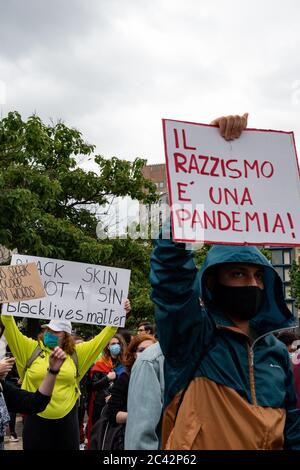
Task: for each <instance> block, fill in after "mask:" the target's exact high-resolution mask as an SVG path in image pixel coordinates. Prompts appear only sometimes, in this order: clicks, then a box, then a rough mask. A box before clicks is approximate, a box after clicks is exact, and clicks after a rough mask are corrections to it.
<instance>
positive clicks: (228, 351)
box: [150, 239, 300, 450]
mask: <svg viewBox="0 0 300 470" xmlns="http://www.w3.org/2000/svg"><path fill="white" fill-rule="evenodd" d="M225 262H226V263H228V262H240V263H245V262H247V263H254V264H259V265H262V266H263V267H264V273H265V274H264V285H265V301H264V304H263V305H262V307H261V309H260V312H259V313H258V314H257V315H256V316H255V317H254V318H253V320H251V322H250V326H251V330H252V331H253V333H254V334H255V337H256V339H255V340H254V341H253V342H250V340H249V338H248V336H247V335H246V334H244V333H243V332H241V330H239V329H238V328H237V327H236V326H235V325H234V324H233V323H232V322H231V321H230V320H229V319H228V318H226V317H225V316H224V315H223V314H222V312H220V311H217V310H216V309H214V308H212V306H211V304H210V301H209V299H210V293H209V292H208V290H207V289H206V287H205V282H204V275H205V272H206V270H207V268H209V267H210V266H213V265H217V264H220V263H225ZM150 279H151V283H152V287H153V291H152V299H153V301H154V302H155V304H156V320H157V326H158V337H159V341H160V345H161V348H162V351H163V353H164V356H165V404H164V418H163V444H164V446H165V447H166V448H168V449H212V450H215V449H225V450H226V449H281V448H283V447H284V448H286V449H300V411H299V410H298V409H297V407H296V395H295V390H294V383H293V373H292V370H291V365H290V361H289V356H288V352H287V350H286V348H285V346H284V345H283V344H282V343H280V341H278V340H277V339H276V338H275V337H274V335H273V334H271V332H273V331H278V330H280V329H283V328H288V327H291V326H294V319H293V317H292V314H291V313H290V311H289V310H288V309H287V307H286V305H285V302H284V298H283V291H282V282H281V280H280V278H279V276H278V275H277V273H276V271H275V270H274V269H273V267H272V266H271V265H270V263H269V262H268V260H267V259H266V258H265V257H264V256H263V255H262V254H261V252H260V251H259V250H258V249H256V248H255V247H250V246H226V245H219V246H215V247H213V248H212V249H211V250H210V251H209V253H208V255H207V257H206V260H205V262H204V264H203V267H202V269H201V271H200V272H198V270H197V268H196V266H195V263H194V260H193V253H192V252H191V251H189V250H185V245H184V244H182V243H175V242H173V241H172V240H161V239H160V240H157V241H156V246H155V248H154V251H153V254H152V257H151V276H150ZM200 298H201V299H202V300H201V301H200ZM204 302H205V303H204ZM186 387H188V388H187V390H186V393H185V395H184V398H183V401H182V404H181V406H180V408H179V411H178V403H179V400H180V397H181V395H182V391H183V390H184V389H185V388H186ZM177 411H178V414H177ZM176 414H177V417H176Z"/></svg>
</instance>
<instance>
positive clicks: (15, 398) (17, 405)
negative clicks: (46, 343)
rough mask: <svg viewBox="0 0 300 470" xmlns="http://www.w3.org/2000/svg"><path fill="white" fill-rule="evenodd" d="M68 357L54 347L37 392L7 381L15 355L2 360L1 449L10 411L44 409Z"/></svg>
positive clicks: (0, 379)
mask: <svg viewBox="0 0 300 470" xmlns="http://www.w3.org/2000/svg"><path fill="white" fill-rule="evenodd" d="M65 359H66V354H65V353H64V351H63V350H62V349H60V348H59V347H56V348H54V350H53V351H52V353H51V354H50V355H49V363H48V365H49V367H48V369H47V372H46V375H45V377H44V379H43V381H42V383H41V384H40V386H39V388H38V390H37V391H36V392H27V391H25V390H21V389H20V388H19V387H17V386H16V385H14V384H13V383H11V382H9V381H5V378H6V377H7V374H9V372H10V371H11V370H12V368H13V366H14V364H15V358H14V357H5V358H4V359H2V360H0V450H3V449H4V436H5V429H6V426H7V424H9V421H10V416H9V413H11V412H14V413H25V414H32V413H39V412H41V411H43V410H44V409H45V408H46V406H47V405H48V403H49V402H50V400H51V395H52V392H53V388H54V385H55V381H56V378H57V376H58V373H59V371H60V368H61V366H62V364H63V362H64V360H65Z"/></svg>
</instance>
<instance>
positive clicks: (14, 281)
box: [0, 263, 46, 303]
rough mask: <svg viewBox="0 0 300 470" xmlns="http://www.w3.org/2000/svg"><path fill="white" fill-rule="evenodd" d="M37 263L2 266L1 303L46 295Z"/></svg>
mask: <svg viewBox="0 0 300 470" xmlns="http://www.w3.org/2000/svg"><path fill="white" fill-rule="evenodd" d="M45 296H46V293H45V290H44V288H43V285H42V282H41V278H40V275H39V272H38V270H37V267H36V265H35V263H26V264H22V265H18V266H0V303H8V302H16V301H21V300H30V299H40V298H41V297H45Z"/></svg>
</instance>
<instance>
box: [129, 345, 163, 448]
mask: <svg viewBox="0 0 300 470" xmlns="http://www.w3.org/2000/svg"><path fill="white" fill-rule="evenodd" d="M164 383H165V381H164V356H163V353H162V350H161V347H160V345H159V343H155V344H153V345H152V346H149V347H148V348H147V349H146V350H145V351H144V352H142V353H141V354H139V357H138V358H137V360H136V361H135V363H134V365H133V367H132V370H131V374H130V380H129V389H128V399H127V412H128V416H127V421H126V429H125V450H158V449H159V448H160V442H161V439H160V438H161V416H162V409H163V402H164ZM145 403H146V404H147V406H145Z"/></svg>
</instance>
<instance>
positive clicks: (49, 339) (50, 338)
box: [44, 331, 59, 349]
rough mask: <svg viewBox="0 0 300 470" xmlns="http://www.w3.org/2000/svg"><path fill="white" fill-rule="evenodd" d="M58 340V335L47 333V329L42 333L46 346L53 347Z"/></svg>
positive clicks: (56, 344)
mask: <svg viewBox="0 0 300 470" xmlns="http://www.w3.org/2000/svg"><path fill="white" fill-rule="evenodd" d="M58 342H59V337H58V336H56V335H53V334H52V333H49V331H46V333H44V345H45V346H47V347H48V348H51V349H54V348H55V347H56V346H58Z"/></svg>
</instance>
